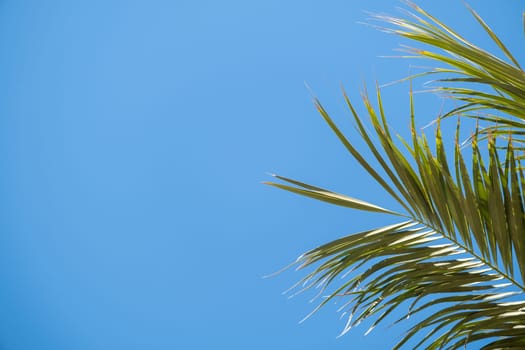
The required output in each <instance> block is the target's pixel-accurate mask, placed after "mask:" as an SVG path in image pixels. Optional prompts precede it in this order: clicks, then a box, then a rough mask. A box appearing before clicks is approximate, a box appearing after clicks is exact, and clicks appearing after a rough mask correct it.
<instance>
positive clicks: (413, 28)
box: [267, 3, 525, 349]
mask: <svg viewBox="0 0 525 350" xmlns="http://www.w3.org/2000/svg"><path fill="white" fill-rule="evenodd" d="M409 5H410V6H411V7H412V8H413V9H414V11H415V12H416V13H417V14H418V15H415V14H410V16H409V17H410V18H409V19H400V18H393V17H386V16H378V18H379V19H381V20H383V21H386V22H387V23H389V24H391V25H392V26H393V27H394V28H393V29H390V30H391V31H392V32H394V33H396V34H398V35H401V36H403V37H406V38H409V39H411V40H414V41H416V42H419V43H424V44H427V45H428V46H429V47H430V49H429V50H420V49H412V52H415V53H416V54H417V56H418V57H421V58H427V59H432V60H436V61H437V62H439V63H444V64H445V65H447V67H444V68H436V69H434V70H432V71H429V72H425V73H423V75H425V74H432V75H436V74H438V75H444V76H443V77H442V78H440V79H438V80H436V82H437V83H438V87H437V88H436V89H435V90H436V91H439V92H442V93H445V94H446V95H448V96H450V97H452V98H454V99H456V100H458V101H460V102H461V105H460V106H459V107H457V108H455V109H453V110H451V111H449V112H448V113H446V114H445V116H444V117H447V116H450V115H455V114H461V115H462V116H467V117H474V118H477V119H478V120H479V121H482V122H484V123H487V126H485V127H484V128H480V129H478V128H476V131H475V132H474V134H473V136H472V137H471V138H470V139H469V141H470V145H471V147H470V148H468V149H467V150H464V149H463V148H462V147H461V145H460V142H459V135H460V124H461V123H460V120H459V119H458V125H457V129H456V137H455V145H454V152H453V156H454V157H453V160H449V159H448V158H447V152H446V149H445V142H444V141H443V137H442V134H441V125H440V123H439V121H438V123H437V127H436V133H435V135H434V145H435V150H434V151H432V147H431V144H430V142H429V141H428V139H427V137H426V136H425V134H421V133H418V132H416V127H415V112H414V104H413V95H412V93H410V110H411V138H410V140H405V139H403V138H401V137H398V138H397V139H395V138H394V137H393V136H392V133H391V131H390V130H389V127H388V124H387V118H386V115H385V112H384V110H383V103H382V98H381V94H380V90H379V88H377V95H376V98H377V106H378V108H376V107H374V105H373V103H372V102H371V101H370V99H369V96H368V94H367V93H366V92H365V93H364V94H363V96H362V99H363V102H364V106H365V109H366V114H367V116H368V118H367V119H368V122H369V123H370V124H371V126H372V130H373V132H372V133H370V132H368V131H367V128H366V127H365V123H366V121H365V119H364V118H363V117H362V116H361V115H360V114H359V113H358V112H357V109H356V108H355V107H354V105H353V104H352V103H351V102H350V99H349V98H348V96H347V95H346V94H344V98H345V100H346V102H347V105H348V107H349V110H350V112H351V114H352V116H353V119H354V121H355V123H356V126H357V131H358V133H359V137H360V138H361V139H362V140H363V141H364V142H365V145H366V147H367V148H368V153H369V154H371V155H372V156H373V161H371V160H368V159H367V158H366V157H365V156H363V154H364V153H363V152H361V151H360V150H358V149H357V148H356V147H355V146H354V144H353V143H352V141H350V140H349V138H348V137H347V136H345V134H344V133H343V132H342V131H341V130H340V129H339V127H338V126H337V125H336V123H335V122H334V121H333V120H332V118H331V117H330V116H329V114H328V113H327V111H326V110H325V109H324V108H323V106H322V105H321V103H320V102H319V101H317V100H315V105H316V108H317V109H318V111H319V112H320V114H321V115H322V117H323V118H324V119H325V121H326V122H327V124H328V125H329V127H330V128H331V129H332V130H333V132H334V133H335V135H336V136H337V137H338V138H339V140H340V141H341V142H342V143H343V145H344V146H345V148H346V149H347V150H348V151H349V153H350V154H351V156H352V157H353V158H354V159H355V160H356V161H357V162H358V163H359V164H360V165H361V166H362V167H363V169H364V170H366V171H367V172H368V174H369V175H370V176H371V177H372V178H373V179H374V180H375V181H376V182H377V183H378V184H379V185H380V187H382V188H383V189H384V190H385V192H386V193H387V194H388V195H390V196H391V197H392V198H393V199H394V200H395V201H396V202H397V203H398V204H399V205H400V207H401V208H402V211H401V212H395V211H392V210H389V209H386V208H383V207H380V206H378V205H375V204H372V203H369V202H368V201H363V200H359V199H355V198H352V197H349V196H345V195H342V194H338V193H336V192H332V191H329V190H326V189H322V188H319V187H315V186H311V185H308V184H305V183H302V182H299V181H296V180H292V179H289V178H285V177H281V176H277V175H275V177H276V178H277V179H278V180H281V181H282V182H268V183H267V184H269V185H271V186H275V187H278V188H281V189H284V190H287V191H290V192H293V193H296V194H300V195H304V196H307V197H310V198H314V199H317V200H321V201H324V202H329V203H331V204H336V205H340V206H344V207H348V208H352V209H359V210H364V211H370V212H374V213H380V214H387V215H392V216H394V217H396V218H398V219H399V218H401V219H402V220H401V221H400V222H398V223H395V224H392V225H389V226H384V227H379V228H373V229H370V230H366V231H363V232H359V233H354V234H351V235H348V236H346V237H343V238H340V239H337V240H335V241H333V242H330V243H327V244H324V245H322V246H320V247H317V248H315V249H313V250H310V251H308V252H306V253H305V254H303V255H301V256H300V257H299V258H298V259H297V261H296V262H295V265H297V267H298V269H300V270H302V269H309V270H310V272H309V273H307V274H306V276H305V277H304V278H303V279H302V280H301V281H299V282H298V283H297V285H296V287H297V288H299V290H298V293H299V292H304V291H306V290H309V289H312V288H320V289H321V291H320V295H321V294H325V298H324V299H323V300H322V302H321V303H320V304H319V305H318V307H317V308H315V309H314V310H313V312H315V311H317V310H318V309H319V308H321V307H322V306H323V305H326V304H327V303H329V302H331V301H333V300H334V299H343V300H344V305H343V307H341V309H340V310H341V311H342V312H343V315H345V317H346V318H347V322H346V325H345V327H344V328H343V331H342V334H345V333H346V332H348V331H349V330H350V329H351V328H353V327H354V326H357V325H358V324H360V323H361V322H363V321H364V320H366V319H372V323H371V326H370V328H369V330H368V331H371V330H372V329H373V328H374V327H375V326H376V325H377V324H379V323H381V322H383V321H384V320H386V319H388V318H389V317H392V315H393V312H394V311H396V310H397V314H398V315H399V312H401V313H402V314H403V317H401V318H399V319H397V321H395V323H398V322H402V321H403V320H404V319H406V318H407V317H408V316H411V315H417V316H418V317H419V322H418V323H417V324H416V325H414V326H412V327H411V328H410V329H409V330H408V331H407V333H406V334H405V336H404V337H403V338H402V339H401V341H399V343H398V344H397V345H395V347H394V349H398V348H401V347H403V346H406V345H408V341H409V340H414V338H415V337H417V338H415V339H416V341H417V344H416V345H415V347H414V348H422V347H424V348H426V349H442V348H443V349H457V348H461V347H464V346H466V345H467V344H471V343H473V342H478V341H482V342H483V347H482V348H483V349H511V348H515V349H522V348H525V325H524V324H523V320H524V319H525V284H524V281H525V234H524V232H525V231H524V230H525V208H524V203H525V201H524V200H525V198H524V196H525V193H524V191H525V176H524V174H523V168H522V166H521V163H520V162H521V160H522V159H523V158H525V156H523V155H522V154H521V153H522V152H523V150H524V149H525V147H523V145H521V146H520V145H517V146H516V145H515V144H516V143H518V144H523V142H524V141H525V112H524V111H525V73H524V71H523V70H522V69H521V67H520V65H519V63H518V61H517V60H516V59H515V57H514V56H513V55H512V54H511V52H510V51H509V50H508V49H507V47H506V46H505V45H504V44H503V42H502V41H501V40H500V39H499V38H498V37H497V36H496V34H495V33H494V32H493V31H492V29H490V27H489V26H488V25H487V24H486V23H485V22H484V21H483V20H482V19H481V18H480V17H479V15H477V14H476V13H475V12H474V11H473V10H472V9H470V11H471V13H472V15H473V16H474V18H475V19H476V20H477V21H478V23H479V24H480V25H481V27H482V28H483V30H484V31H485V32H486V33H487V34H488V35H489V37H490V38H491V40H493V41H494V43H495V44H496V45H497V46H498V47H499V49H500V50H501V51H502V53H503V55H504V57H505V59H501V58H499V57H497V56H496V55H492V54H490V53H489V52H487V51H485V50H482V49H481V48H479V47H477V46H475V45H474V44H472V43H470V42H469V41H467V40H466V39H464V38H463V37H462V36H460V35H459V34H458V33H456V32H455V31H454V30H452V29H451V28H449V27H448V26H446V25H445V24H444V23H442V22H440V21H439V20H438V19H436V18H434V17H432V16H431V15H430V14H428V13H427V12H425V11H424V10H423V9H421V8H419V7H417V6H416V5H414V4H412V3H409ZM435 49H437V50H435ZM419 75H421V74H419ZM452 84H459V85H458V86H455V85H452ZM479 86H481V88H480V87H479ZM481 111H484V113H483V114H480V112H481ZM485 141H486V142H485ZM482 142H483V145H486V149H481V148H480V147H481V146H480V145H481V144H482ZM502 142H504V145H502V144H501V143H502ZM400 144H401V146H400ZM465 153H468V154H465ZM468 157H470V163H469V162H468V161H467V159H466V158H468ZM338 276H341V277H342V278H343V279H342V282H338V283H337V284H336V283H335V279H336V277H338ZM299 286H300V287H299ZM407 303H408V307H407Z"/></svg>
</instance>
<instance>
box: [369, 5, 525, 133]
mask: <svg viewBox="0 0 525 350" xmlns="http://www.w3.org/2000/svg"><path fill="white" fill-rule="evenodd" d="M407 3H408V4H409V6H410V7H411V8H412V9H413V10H414V11H415V12H416V13H417V14H418V15H416V14H413V13H409V18H395V17H389V16H376V18H377V19H379V20H381V21H384V22H386V23H388V24H390V25H392V27H391V28H384V29H385V30H386V31H389V32H393V33H395V34H397V35H400V36H402V37H405V38H408V39H410V40H413V41H415V42H418V43H422V44H426V45H428V46H429V47H430V48H429V49H417V48H410V49H409V51H410V52H411V53H413V54H415V56H410V57H412V58H414V57H419V58H423V59H430V60H433V61H436V62H437V63H438V64H444V65H445V66H444V67H437V68H435V69H433V70H431V71H428V72H424V73H421V74H418V76H421V75H436V74H437V75H439V76H443V75H444V76H443V77H442V78H439V79H437V80H435V81H434V83H435V84H436V85H437V86H436V87H435V88H434V90H433V91H437V92H439V93H443V94H444V95H446V96H448V97H451V98H453V99H456V100H458V101H460V102H461V105H460V106H459V107H457V108H454V109H452V110H450V111H449V112H448V113H446V114H445V115H444V116H443V117H447V116H451V115H456V114H458V113H462V115H464V116H466V117H472V118H478V117H479V112H481V111H495V112H499V113H500V115H498V116H495V115H492V116H491V117H490V118H489V119H490V121H491V122H494V123H497V124H498V125H499V126H500V127H505V126H509V127H510V128H509V129H507V131H508V133H507V135H508V134H514V133H518V134H523V132H524V131H525V72H524V71H523V69H522V68H521V66H520V65H519V63H518V61H517V60H516V58H515V57H514V56H513V55H512V54H511V52H510V51H509V49H508V48H507V47H506V46H505V45H504V43H503V41H502V40H501V39H500V38H499V37H498V36H497V35H496V34H495V33H494V31H493V30H492V29H491V28H490V27H489V26H488V25H487V24H486V23H485V22H484V21H483V19H482V18H481V17H480V16H479V15H478V14H477V13H476V12H475V11H474V10H473V9H471V8H469V10H470V12H471V13H472V15H473V17H474V18H475V19H476V21H477V22H478V23H479V24H480V25H481V27H482V28H483V30H484V31H485V32H486V33H487V34H488V36H489V38H490V39H491V40H492V41H493V42H494V43H495V44H496V45H497V47H498V48H499V49H500V50H501V52H502V53H503V56H504V57H505V58H500V57H498V56H497V55H495V54H492V53H490V52H488V51H486V50H483V49H481V48H479V47H478V46H476V45H475V44H473V43H471V42H470V41H468V40H467V39H465V38H463V37H462V36H461V35H459V34H458V33H457V32H455V31H454V30H452V29H451V28H450V27H448V26H447V25H445V24H444V23H442V22H441V21H439V20H438V19H437V18H435V17H433V16H432V15H430V14H429V13H427V12H426V11H425V10H423V9H422V8H420V7H418V6H417V5H415V4H414V3H411V2H408V1H407ZM524 18H525V17H524ZM524 23H525V22H524ZM507 60H508V61H507ZM457 83H459V84H460V85H459V86H456V85H454V84H457ZM491 131H492V130H491V128H487V129H481V130H480V132H481V133H491Z"/></svg>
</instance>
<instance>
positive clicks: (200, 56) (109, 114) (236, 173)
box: [0, 0, 525, 350]
mask: <svg viewBox="0 0 525 350" xmlns="http://www.w3.org/2000/svg"><path fill="white" fill-rule="evenodd" d="M418 3H419V4H420V5H422V6H423V7H424V8H426V9H428V10H429V11H431V12H432V13H434V14H436V16H438V17H440V18H442V19H443V20H445V21H446V22H447V23H451V24H452V25H453V26H456V27H457V28H459V29H460V30H461V31H462V32H463V33H465V35H466V36H467V37H468V38H470V39H472V40H474V41H476V42H479V43H481V44H483V43H486V38H485V36H484V34H483V33H482V32H481V31H480V30H479V29H478V28H477V27H476V25H475V24H474V22H473V20H472V19H471V18H470V17H468V14H467V11H466V9H465V7H464V5H463V2H462V1H459V0H458V1H452V0H447V1H430V0H426V1H419V2H418ZM470 4H471V5H472V6H473V7H474V8H475V9H476V10H478V12H479V13H480V14H481V15H482V16H483V17H484V18H485V19H486V21H487V22H488V23H490V24H491V25H492V27H493V29H494V30H495V31H496V32H497V33H498V34H500V35H501V37H502V38H503V39H504V40H505V41H506V42H507V43H508V44H509V46H510V48H511V49H513V51H514V52H519V54H518V57H521V58H523V57H524V55H523V52H524V50H523V36H522V33H523V30H522V25H521V12H522V11H523V10H524V9H525V6H524V5H523V2H522V1H518V0H508V1H498V2H496V1H475V0H472V1H470ZM398 5H400V3H399V2H397V1H389V0H377V1H373V0H368V1H364V0H351V1H350V0H344V1H343V0H328V1H311V0H302V1H283V0H265V1H240V0H239V1H235V0H223V1H200V0H193V1H189V0H170V1H169V0H164V1H162V0H148V1H132V0H129V1H124V0H122V1H116V0H104V1H98V0H90V1H72V0H64V1H30V0H27V1H24V0H2V1H0V50H1V52H2V54H1V55H0V77H1V80H0V81H1V82H0V91H1V93H0V170H1V172H0V231H1V235H0V281H2V283H1V287H0V310H1V312H0V348H1V349H2V350H11V349H54V350H62V349H64V350H65V349H86V350H87V349H265V350H267V349H314V348H322V349H363V348H365V347H364V346H365V345H363V344H365V342H367V343H368V344H370V345H369V346H368V347H367V348H368V349H382V348H387V346H386V344H392V343H393V342H394V341H395V340H396V339H399V334H401V329H400V328H396V327H394V328H388V327H386V326H385V327H382V328H379V329H377V330H376V331H375V332H372V333H371V334H370V335H368V336H367V337H364V336H362V334H363V333H364V332H365V330H366V328H364V327H363V328H357V329H355V330H353V331H352V332H350V333H349V334H348V335H346V336H345V337H342V338H338V339H336V336H337V335H338V334H339V331H340V330H341V329H342V327H343V326H344V320H339V316H338V314H337V313H336V311H335V309H336V307H331V306H329V307H328V308H327V309H325V310H323V311H321V312H320V313H318V314H316V315H315V316H314V317H312V318H311V319H309V320H308V321H307V322H305V323H303V324H300V325H299V324H298V321H299V320H301V319H302V318H303V316H305V315H306V314H307V313H308V312H309V311H310V310H311V309H312V308H313V307H314V305H315V304H310V303H308V297H307V296H305V297H302V296H299V297H297V298H293V299H291V300H289V299H287V297H286V296H283V295H281V292H282V291H284V290H285V289H287V288H288V287H289V286H290V285H291V284H293V282H295V281H296V280H297V279H299V278H300V277H301V276H302V275H301V274H300V273H295V272H293V271H288V272H285V273H283V274H282V275H280V276H278V277H275V278H271V279H263V278H262V276H264V275H265V274H268V273H271V272H273V271H275V270H277V269H279V268H280V267H282V266H284V265H286V264H288V263H289V262H291V261H292V260H294V259H295V258H296V257H297V256H298V255H299V254H300V253H302V252H303V251H305V250H307V249H309V248H313V247H315V246H316V245H318V244H320V243H323V242H325V241H328V240H331V239H335V238H337V237H339V236H342V235H345V234H348V233H351V232H354V231H358V230H360V229H363V228H368V227H370V225H371V224H372V225H373V226H376V225H380V224H381V223H383V222H385V223H386V222H387V221H388V220H387V219H385V218H381V217H377V216H374V215H363V214H361V213H358V212H354V211H351V210H344V209H340V208H334V207H331V206H329V205H327V204H323V203H318V202H314V201H312V200H308V199H305V198H299V197H295V196H293V195H291V194H288V193H284V192H279V191H278V190H276V189H272V188H269V187H266V186H264V185H262V184H261V181H265V180H269V177H268V176H267V175H266V174H267V172H275V173H279V174H282V175H285V176H289V177H294V178H298V179H301V180H304V181H307V182H310V183H313V184H317V185H321V186H326V187H329V188H332V189H334V190H338V191H342V192H345V193H347V194H350V195H353V196H355V197H358V198H362V199H365V200H368V201H372V202H376V203H378V204H382V205H388V204H389V201H388V198H386V197H385V196H384V194H383V193H382V192H380V191H379V190H378V188H377V187H375V186H374V185H373V184H372V182H371V181H370V180H369V179H368V178H367V177H366V176H365V175H364V173H363V172H362V171H360V170H359V169H358V168H357V165H356V164H355V163H353V162H352V161H351V160H350V158H349V157H348V156H347V155H346V154H345V152H344V150H343V148H342V147H341V146H340V145H339V144H338V142H337V140H336V139H335V137H334V136H333V135H332V134H331V133H330V132H329V130H328V128H327V127H326V126H325V125H324V124H323V122H322V120H321V118H320V117H319V116H318V115H317V113H316V111H315V110H314V108H313V106H312V103H311V95H310V92H309V91H308V89H307V88H306V87H305V82H306V83H307V84H308V85H309V86H310V88H311V90H312V91H313V93H315V94H316V95H317V96H318V97H319V98H320V99H321V101H322V102H323V103H324V105H326V107H327V109H328V110H329V111H330V112H331V113H333V114H334V117H335V118H336V119H337V120H338V121H340V122H341V123H344V122H346V121H347V120H348V116H349V115H348V113H347V112H346V111H345V109H344V107H343V100H342V97H341V92H340V85H341V84H344V86H345V88H346V90H347V91H348V93H349V94H350V96H351V97H352V98H353V99H354V100H358V99H359V91H360V89H361V87H362V86H363V83H364V82H366V83H367V84H368V85H369V86H373V84H374V83H375V81H376V80H377V81H378V82H380V83H387V82H390V81H393V80H396V79H399V78H403V77H405V76H406V75H408V74H409V72H410V69H409V68H408V65H409V64H410V63H411V62H409V61H405V60H399V59H387V58H381V57H380V56H384V55H392V54H396V53H395V52H394V51H393V49H394V48H396V47H397V46H398V45H399V44H400V43H402V41H401V40H400V39H399V38H396V37H394V36H391V35H387V34H384V33H381V32H379V31H377V30H375V29H373V28H371V27H369V26H365V25H362V24H359V23H358V22H362V21H366V19H367V17H368V15H367V14H366V13H365V11H366V10H369V11H372V12H387V13H394V14H396V13H399V12H397V10H396V7H397V6H398ZM416 63H417V64H422V63H421V62H416ZM412 64H415V63H414V62H412ZM422 83H423V82H420V83H419V84H422ZM418 88H421V85H416V89H418ZM406 89H407V87H406V86H405V85H397V86H394V87H389V88H386V89H385V91H384V95H385V100H386V102H387V106H386V108H387V113H388V114H389V115H390V118H391V119H390V120H391V122H392V125H393V127H394V128H396V129H400V130H404V129H405V128H406V127H407V125H408V118H407V113H406V107H407V93H406V91H407V90H406ZM420 101H421V102H419V104H418V105H417V106H416V108H417V110H418V111H419V112H418V118H420V119H418V120H419V121H420V122H421V123H423V122H424V121H428V120H431V119H432V118H435V117H436V116H437V114H438V111H437V109H436V106H438V108H439V104H440V102H439V99H438V98H437V97H428V96H421V97H420ZM345 128H346V129H347V130H352V128H351V125H350V124H348V125H345Z"/></svg>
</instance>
